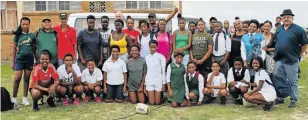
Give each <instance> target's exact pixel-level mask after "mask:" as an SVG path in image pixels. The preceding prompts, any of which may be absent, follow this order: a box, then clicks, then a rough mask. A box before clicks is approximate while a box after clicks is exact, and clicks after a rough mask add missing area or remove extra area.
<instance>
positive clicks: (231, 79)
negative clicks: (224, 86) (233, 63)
mask: <svg viewBox="0 0 308 120" xmlns="http://www.w3.org/2000/svg"><path fill="white" fill-rule="evenodd" d="M242 70H243V68H241V69H240V70H236V69H235V72H239V74H241V73H242ZM243 79H244V80H245V81H247V82H250V74H249V70H248V69H246V70H245V73H244V78H243ZM227 81H228V83H229V82H232V81H234V76H233V68H232V67H231V68H230V69H229V71H228V77H227Z"/></svg>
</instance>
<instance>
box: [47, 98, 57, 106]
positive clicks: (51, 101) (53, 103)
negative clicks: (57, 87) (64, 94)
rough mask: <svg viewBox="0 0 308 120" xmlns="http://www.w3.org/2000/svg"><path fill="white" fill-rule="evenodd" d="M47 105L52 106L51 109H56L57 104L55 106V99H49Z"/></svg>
mask: <svg viewBox="0 0 308 120" xmlns="http://www.w3.org/2000/svg"><path fill="white" fill-rule="evenodd" d="M47 104H48V105H49V106H50V107H52V108H53V107H56V104H55V101H54V98H48V99H47Z"/></svg>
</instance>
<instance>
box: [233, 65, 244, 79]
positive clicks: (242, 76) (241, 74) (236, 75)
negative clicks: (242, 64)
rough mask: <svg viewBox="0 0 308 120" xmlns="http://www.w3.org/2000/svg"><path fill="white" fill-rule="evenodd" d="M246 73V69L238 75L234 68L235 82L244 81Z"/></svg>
mask: <svg viewBox="0 0 308 120" xmlns="http://www.w3.org/2000/svg"><path fill="white" fill-rule="evenodd" d="M245 71H246V69H245V68H242V71H241V72H239V74H237V73H236V72H235V68H234V67H233V68H232V72H233V76H234V81H241V80H243V78H244V76H245Z"/></svg>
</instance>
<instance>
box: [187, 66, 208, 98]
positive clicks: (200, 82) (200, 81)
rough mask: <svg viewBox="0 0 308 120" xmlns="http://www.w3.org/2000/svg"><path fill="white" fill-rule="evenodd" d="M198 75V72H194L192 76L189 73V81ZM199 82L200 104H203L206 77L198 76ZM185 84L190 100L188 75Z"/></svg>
mask: <svg viewBox="0 0 308 120" xmlns="http://www.w3.org/2000/svg"><path fill="white" fill-rule="evenodd" d="M195 75H196V72H194V73H193V74H190V73H188V76H189V79H190V78H192V77H195ZM198 81H199V85H198V88H199V100H198V101H199V102H202V99H203V96H204V95H203V89H204V77H203V76H202V75H201V74H199V75H198ZM184 82H185V96H186V98H187V99H189V95H188V94H189V88H188V85H187V82H186V75H184Z"/></svg>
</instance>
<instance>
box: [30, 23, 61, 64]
mask: <svg viewBox="0 0 308 120" xmlns="http://www.w3.org/2000/svg"><path fill="white" fill-rule="evenodd" d="M36 40H37V41H36V42H37V50H36V55H35V58H36V60H37V63H39V57H40V53H41V51H43V50H45V49H46V50H48V51H49V52H50V53H51V56H52V59H51V63H52V64H56V63H57V61H58V55H57V54H58V53H57V52H58V50H57V48H58V47H57V43H58V42H57V36H56V34H55V31H54V30H53V29H50V31H49V32H46V31H44V30H43V29H40V30H39V32H38V34H37V37H36Z"/></svg>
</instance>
